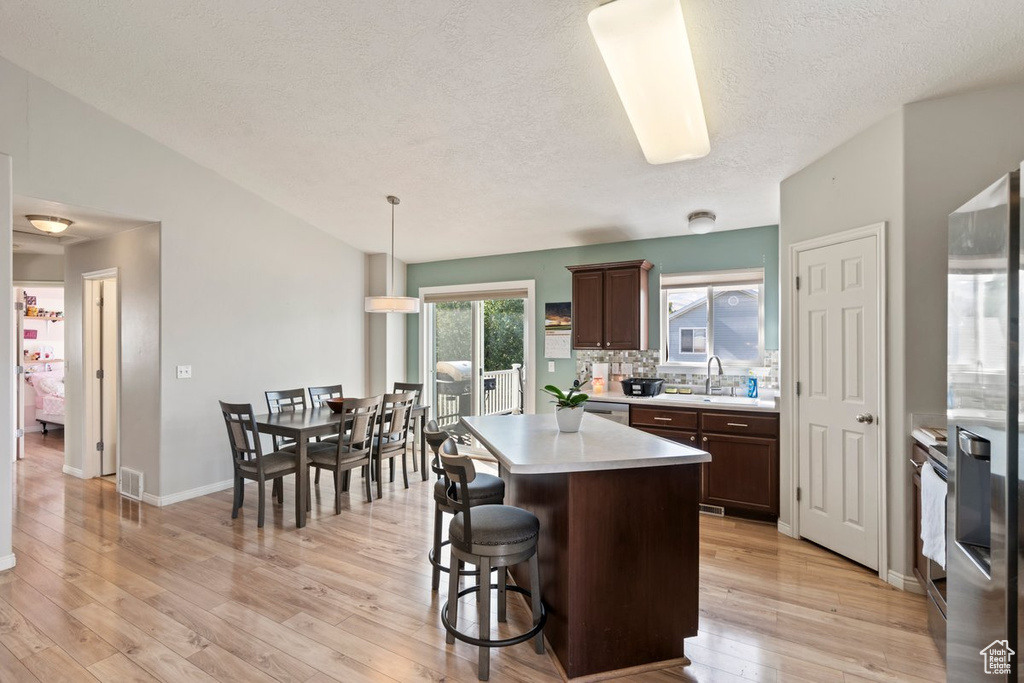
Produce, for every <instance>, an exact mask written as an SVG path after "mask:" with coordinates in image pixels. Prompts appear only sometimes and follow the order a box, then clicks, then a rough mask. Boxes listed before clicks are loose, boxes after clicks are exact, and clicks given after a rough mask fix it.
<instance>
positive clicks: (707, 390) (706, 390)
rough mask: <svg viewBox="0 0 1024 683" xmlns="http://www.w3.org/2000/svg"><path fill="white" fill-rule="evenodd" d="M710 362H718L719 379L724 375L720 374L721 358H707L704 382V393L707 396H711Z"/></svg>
mask: <svg viewBox="0 0 1024 683" xmlns="http://www.w3.org/2000/svg"><path fill="white" fill-rule="evenodd" d="M711 361H717V362H718V376H719V377H721V376H722V375H724V374H725V373H724V372H722V359H721V358H719V357H718V356H711V358H708V378H707V379H706V380H704V393H705V394H707V395H709V396H710V395H711Z"/></svg>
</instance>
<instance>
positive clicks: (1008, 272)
mask: <svg viewBox="0 0 1024 683" xmlns="http://www.w3.org/2000/svg"><path fill="white" fill-rule="evenodd" d="M1020 176H1021V172H1020V170H1019V169H1018V170H1015V171H1013V172H1011V173H1008V174H1007V175H1005V176H1003V177H1002V178H1000V179H999V180H998V181H996V182H995V183H993V184H992V185H991V186H990V187H989V188H988V189H986V190H985V191H984V192H982V193H981V194H979V195H978V196H976V197H975V198H974V199H972V200H971V201H969V202H967V203H966V204H964V205H963V206H962V207H960V209H958V210H957V211H955V212H953V213H952V214H950V217H949V273H948V280H947V283H948V299H947V316H948V317H947V326H948V335H947V381H948V388H949V389H948V395H947V402H948V406H947V409H948V413H947V415H948V425H947V427H948V435H949V452H948V466H949V492H948V497H947V504H946V510H947V518H946V563H947V564H946V569H947V590H948V599H947V610H948V611H947V617H948V622H947V625H946V628H947V643H946V664H947V679H948V680H949V681H956V682H957V683H962V682H970V681H989V682H991V681H1016V680H1018V673H1017V672H1018V671H1019V672H1021V674H1020V676H1021V680H1024V667H1020V666H1018V662H1017V658H1018V657H1020V656H1022V654H1024V650H1022V644H1021V643H1020V642H1019V641H1018V624H1019V623H1022V620H1021V613H1020V611H1019V610H1020V609H1021V608H1022V607H1024V600H1022V599H1020V598H1019V597H1018V596H1019V593H1018V591H1019V590H1020V588H1022V587H1024V586H1022V585H1021V584H1020V583H1019V582H1018V577H1017V572H1018V567H1019V566H1021V565H1022V564H1024V563H1022V561H1021V558H1020V555H1019V551H1020V549H1021V548H1022V545H1021V544H1020V543H1019V541H1018V537H1019V534H1020V533H1021V532H1022V531H1024V524H1022V523H1021V522H1020V520H1019V518H1018V514H1019V509H1018V499H1019V497H1020V495H1021V492H1022V491H1024V481H1022V480H1021V479H1020V476H1021V475H1022V474H1024V468H1022V467H1021V466H1020V464H1019V460H1020V449H1019V444H1018V438H1019V434H1020V432H1021V429H1020V426H1019V425H1020V398H1019V396H1020V386H1021V382H1020V370H1021V358H1020V345H1019V339H1020V321H1021V302H1022V301H1024V297H1022V296H1021V289H1020V286H1021V277H1020V269H1021V263H1022V259H1021V234H1020V228H1021V215H1020V210H1021V201H1020Z"/></svg>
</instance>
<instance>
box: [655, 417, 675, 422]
mask: <svg viewBox="0 0 1024 683" xmlns="http://www.w3.org/2000/svg"><path fill="white" fill-rule="evenodd" d="M654 419H655V420H657V421H658V422H671V421H672V418H671V417H656V418H654Z"/></svg>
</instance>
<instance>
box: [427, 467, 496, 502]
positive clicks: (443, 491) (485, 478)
mask: <svg viewBox="0 0 1024 683" xmlns="http://www.w3.org/2000/svg"><path fill="white" fill-rule="evenodd" d="M503 500H505V482H504V481H502V480H501V479H500V478H499V477H496V476H494V475H493V474H477V475H476V479H474V480H473V481H472V482H471V483H470V485H469V504H470V505H474V506H475V505H501V502H502V501H503ZM434 502H436V503H438V504H439V505H443V506H445V507H446V508H447V507H448V487H447V486H445V481H444V479H438V480H437V481H436V482H434Z"/></svg>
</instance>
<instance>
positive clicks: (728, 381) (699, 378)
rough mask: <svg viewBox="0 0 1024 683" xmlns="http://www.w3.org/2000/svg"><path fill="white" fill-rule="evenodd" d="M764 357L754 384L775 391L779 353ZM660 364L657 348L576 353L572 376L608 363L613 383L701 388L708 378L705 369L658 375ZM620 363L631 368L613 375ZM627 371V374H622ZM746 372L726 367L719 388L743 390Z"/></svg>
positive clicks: (767, 353) (745, 370) (766, 354)
mask: <svg viewBox="0 0 1024 683" xmlns="http://www.w3.org/2000/svg"><path fill="white" fill-rule="evenodd" d="M764 356H765V357H764V364H763V365H758V366H756V367H755V368H753V369H755V371H756V374H757V376H758V384H759V385H760V386H761V387H762V388H764V389H774V390H778V388H779V352H778V350H777V349H772V350H768V351H765V352H764ZM660 361H661V352H660V351H659V350H658V349H653V350H650V351H577V352H576V374H577V376H582V375H590V364H591V363H608V364H609V366H610V369H609V374H610V375H612V377H611V379H613V380H615V379H619V377H617V376H618V375H622V376H623V377H625V376H630V377H660V378H662V379H664V380H665V381H666V382H667V383H668V384H677V385H688V386H700V387H703V386H704V380H706V379H707V376H708V375H707V369H706V368H703V367H700V368H679V369H678V371H677V370H676V369H675V368H672V371H671V372H659V371H658V366H659V365H660V364H661V363H660ZM623 364H626V365H627V366H631V367H628V368H622V367H620V368H619V372H618V373H616V372H615V366H616V365H619V366H621V365H623ZM662 367H664V366H662ZM627 369H628V370H629V372H626V370H627ZM714 369H716V370H717V369H718V366H717V365H715V366H714ZM750 369H751V368H749V367H748V368H743V370H742V371H740V370H739V369H737V368H729V367H726V368H725V374H724V375H722V376H721V378H720V379H721V386H723V387H737V388H738V389H743V390H744V391H746V387H747V377H749V370H750ZM730 373H731V374H730ZM716 377H717V375H716Z"/></svg>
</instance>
